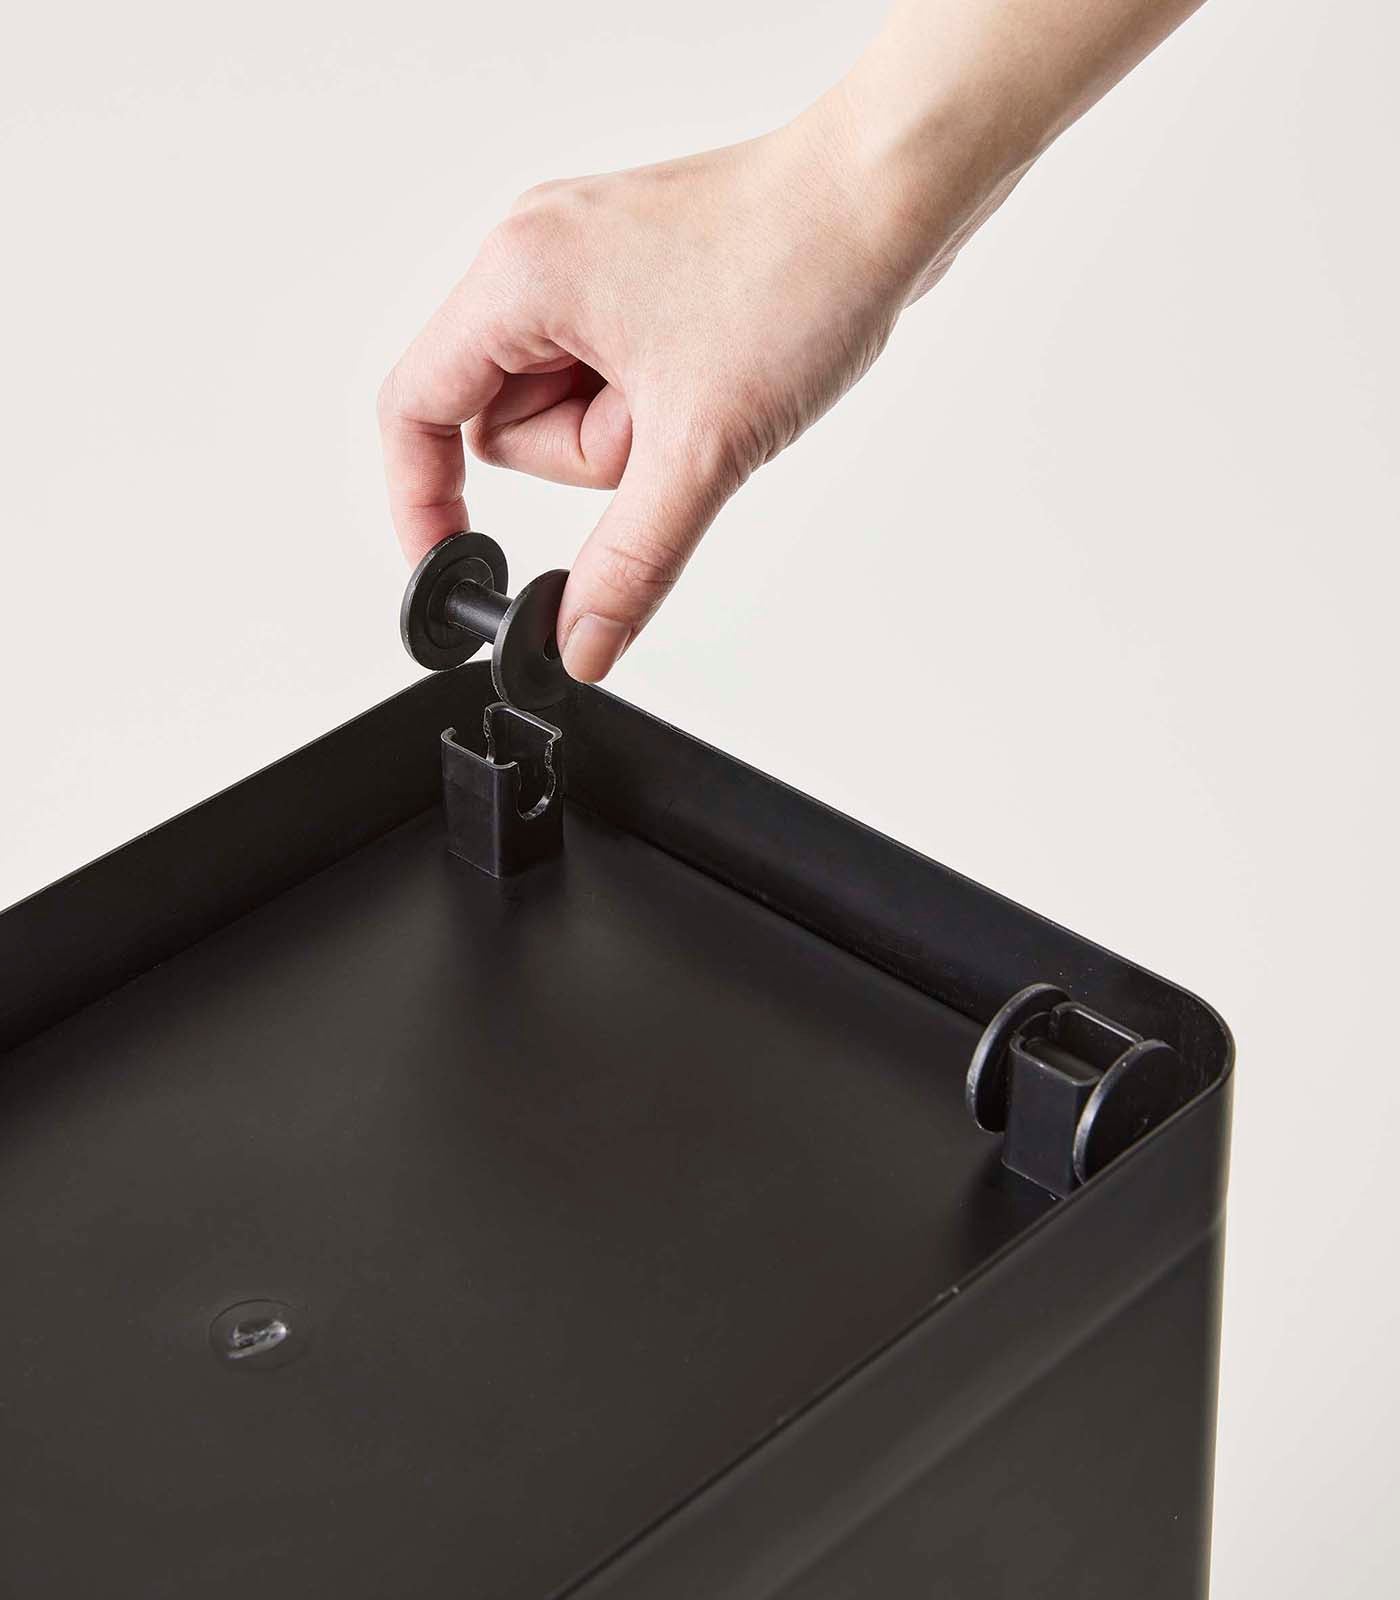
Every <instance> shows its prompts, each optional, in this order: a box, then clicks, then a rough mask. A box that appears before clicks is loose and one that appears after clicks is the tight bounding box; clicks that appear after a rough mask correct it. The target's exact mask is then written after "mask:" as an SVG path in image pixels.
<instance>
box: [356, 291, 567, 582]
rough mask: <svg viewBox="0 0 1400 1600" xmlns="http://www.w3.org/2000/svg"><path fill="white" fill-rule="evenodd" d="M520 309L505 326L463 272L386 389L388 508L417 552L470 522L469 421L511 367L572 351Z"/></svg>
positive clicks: (406, 548)
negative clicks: (465, 447)
mask: <svg viewBox="0 0 1400 1600" xmlns="http://www.w3.org/2000/svg"><path fill="white" fill-rule="evenodd" d="M515 315H517V318H520V325H517V326H509V325H504V326H502V322H501V317H502V312H501V307H499V304H491V306H488V304H486V302H485V299H483V296H482V294H480V293H477V286H475V285H474V282H472V278H470V277H469V278H466V280H462V283H461V285H458V288H456V291H454V293H453V294H451V296H450V298H448V301H446V302H445V304H443V306H442V307H440V309H438V310H437V314H435V315H434V317H432V320H430V322H429V323H427V326H426V328H424V330H422V333H419V336H418V338H416V339H414V341H413V344H410V347H408V349H406V350H405V354H403V357H402V358H400V362H398V365H397V366H395V368H394V371H392V373H390V374H389V376H387V378H386V379H384V384H382V387H381V389H379V437H381V440H382V446H384V477H386V480H387V483H389V510H390V514H392V517H394V528H395V531H397V534H398V542H400V544H402V546H403V554H405V555H406V557H408V558H410V562H416V560H419V558H421V557H422V555H424V554H426V552H427V550H430V549H432V547H434V546H435V544H438V542H440V541H442V539H445V538H446V536H448V534H450V533H462V531H464V530H466V528H467V526H469V523H467V507H466V501H464V499H462V490H464V488H466V456H464V451H462V422H467V421H470V419H472V418H474V416H475V414H477V413H478V411H480V410H483V406H486V405H490V403H491V400H494V398H496V395H498V394H499V390H501V386H502V384H504V382H506V378H507V376H509V374H512V373H525V371H550V370H555V368H558V366H568V365H570V362H571V360H573V357H571V355H568V354H566V352H563V350H560V347H558V346H557V344H554V342H552V341H550V339H547V338H544V336H541V334H534V333H531V331H530V328H528V326H525V325H523V309H520V307H517V309H515Z"/></svg>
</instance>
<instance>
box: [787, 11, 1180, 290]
mask: <svg viewBox="0 0 1400 1600" xmlns="http://www.w3.org/2000/svg"><path fill="white" fill-rule="evenodd" d="M1200 4H1201V0H898V3H896V4H895V6H894V7H893V9H892V11H891V13H890V15H889V17H888V19H887V21H886V23H885V25H884V27H883V28H882V29H881V31H880V33H879V34H878V36H877V37H876V38H875V40H874V41H873V43H872V44H871V45H870V47H869V48H868V49H867V50H866V52H865V53H864V55H863V56H862V57H861V58H860V59H859V61H857V62H856V64H855V65H854V67H853V68H852V69H851V71H850V72H849V73H848V74H847V75H846V77H845V78H844V79H842V81H841V82H840V83H839V84H837V85H836V86H835V88H833V89H832V90H831V91H830V92H829V93H828V94H826V95H824V96H823V97H822V98H821V100H820V101H818V102H817V104H816V105H815V106H814V107H813V108H812V109H811V111H810V112H809V113H807V116H806V118H805V119H799V121H800V122H802V121H806V122H808V123H810V124H812V125H814V126H815V127H816V128H817V129H819V130H824V131H823V132H821V133H820V135H819V136H820V137H824V138H827V139H830V140H831V141H832V142H833V143H834V144H836V145H839V147H840V160H839V161H837V162H834V163H833V165H834V168H835V169H836V171H837V174H838V177H839V179H840V181H842V182H845V183H848V184H852V185H855V186H857V187H858V189H859V191H860V195H861V198H862V201H863V204H864V208H865V211H866V214H867V215H868V216H870V217H871V218H872V219H874V218H876V217H879V218H881V219H883V220H882V224H881V227H880V233H879V241H878V242H879V244H880V246H881V248H883V249H884V250H885V251H886V252H887V253H889V254H891V255H892V256H895V257H898V258H899V262H898V264H899V267H900V270H902V271H907V272H910V273H911V274H912V276H913V280H914V287H913V290H912V293H914V294H917V293H919V292H921V291H922V290H923V289H924V288H927V287H928V285H929V283H931V282H933V281H935V280H936V278H937V277H938V276H939V275H940V274H941V271H942V269H943V268H944V267H946V265H947V263H948V261H950V260H951V259H952V257H953V255H955V254H956V252H957V249H958V247H959V246H960V245H961V244H962V242H963V241H964V240H965V239H966V238H967V236H968V235H969V234H970V233H971V232H973V231H974V230H975V228H976V227H977V226H978V224H979V223H980V222H981V221H982V220H983V219H984V218H985V217H986V216H987V215H988V214H989V213H990V212H991V211H993V210H995V209H996V206H997V205H998V204H1000V202H1001V200H1002V199H1003V198H1005V196H1006V195H1007V194H1008V193H1009V192H1010V190H1011V189H1012V188H1013V187H1014V186H1015V184H1016V182H1017V181H1018V179H1019V178H1020V177H1021V176H1022V174H1023V173H1024V172H1025V171H1026V170H1027V168H1028V167H1029V166H1030V165H1031V164H1032V162H1034V160H1035V159H1036V157H1037V156H1039V155H1040V154H1041V152H1042V151H1043V150H1044V149H1045V148H1046V147H1047V146H1048V145H1049V144H1050V143H1052V141H1053V140H1054V139H1055V138H1056V137H1057V136H1058V135H1059V134H1060V133H1062V132H1063V131H1064V130H1065V129H1066V128H1067V127H1068V126H1069V125H1070V124H1071V123H1072V122H1074V121H1075V120H1076V119H1077V118H1078V117H1080V116H1081V115H1083V113H1084V112H1085V111H1087V110H1088V109H1089V107H1090V106H1092V105H1093V104H1094V103H1095V102H1096V101H1097V100H1099V99H1100V98H1102V96H1103V95H1104V94H1106V93H1107V92H1108V90H1109V89H1111V88H1112V87H1113V85H1114V84H1115V83H1117V82H1118V80H1119V79H1120V78H1122V77H1123V76H1124V75H1125V74H1126V73H1127V72H1129V71H1130V70H1131V69H1132V68H1133V67H1134V66H1135V65H1136V64H1137V63H1138V62H1139V61H1141V60H1142V59H1143V57H1144V56H1146V55H1148V54H1149V53H1150V52H1151V51H1152V50H1153V49H1154V48H1155V47H1156V46H1157V45H1158V44H1160V43H1161V41H1162V40H1163V39H1165V38H1166V36H1167V35H1168V34H1169V33H1171V32H1172V31H1173V29H1175V28H1176V27H1177V26H1178V24H1180V23H1181V22H1183V21H1184V20H1185V19H1186V18H1187V17H1188V16H1189V15H1190V14H1191V13H1192V12H1193V11H1194V10H1196V8H1197V7H1198V6H1199V5H1200ZM872 202H873V203H872Z"/></svg>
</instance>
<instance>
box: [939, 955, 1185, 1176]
mask: <svg viewBox="0 0 1400 1600" xmlns="http://www.w3.org/2000/svg"><path fill="white" fill-rule="evenodd" d="M1199 1088H1200V1084H1199V1082H1198V1077H1197V1074H1196V1073H1195V1072H1194V1071H1193V1070H1192V1069H1191V1068H1190V1067H1189V1066H1188V1064H1187V1063H1186V1062H1185V1061H1184V1060H1183V1059H1182V1058H1181V1056H1180V1055H1178V1053H1177V1052H1176V1051H1175V1050H1174V1049H1172V1047H1171V1046H1170V1045H1168V1044H1164V1043H1163V1042H1162V1040H1160V1039H1145V1038H1144V1037H1143V1036H1142V1034H1140V1033H1135V1032H1134V1031H1133V1030H1132V1029H1131V1028H1126V1027H1124V1026H1123V1025H1122V1024H1121V1023H1118V1022H1114V1021H1113V1020H1112V1019H1111V1018H1109V1017H1105V1016H1102V1015H1100V1013H1098V1012H1097V1011H1091V1010H1090V1009H1089V1007H1088V1006H1086V1005H1081V1004H1080V1003H1079V1002H1078V1001H1076V1000H1071V999H1070V997H1069V996H1068V995H1067V994H1066V993H1065V992H1064V991H1063V990H1062V989H1057V988H1056V987H1055V986H1054V985H1053V984H1049V983H1033V984H1031V985H1030V986H1029V987H1028V988H1025V989H1022V990H1020V991H1019V993H1017V994H1014V995H1012V997H1011V999H1010V1000H1008V1001H1007V1002H1006V1004H1005V1005H1004V1006H1003V1007H1002V1008H1001V1010H1000V1011H998V1012H997V1014H996V1016H994V1017H993V1018H992V1020H991V1021H990V1022H989V1023H988V1024H987V1027H986V1029H985V1031H984V1032H983V1034H982V1037H981V1039H980V1041H979V1042H978V1045H977V1048H976V1050H975V1051H974V1052H973V1055H972V1064H971V1066H970V1067H969V1068H968V1073H967V1106H968V1110H969V1111H970V1112H971V1113H972V1117H973V1120H974V1121H975V1122H976V1124H977V1126H978V1127H979V1128H983V1129H985V1130H986V1131H987V1132H988V1133H1004V1134H1005V1139H1004V1140H1003V1142H1002V1149H1001V1159H1002V1162H1003V1164H1004V1165H1005V1166H1008V1167H1010V1168H1011V1170H1012V1171H1013V1172H1019V1173H1020V1174H1021V1176H1022V1177H1025V1178H1029V1179H1030V1180H1031V1182H1032V1183H1036V1184H1039V1185H1040V1187H1041V1188H1042V1189H1048V1190H1049V1191H1050V1193H1051V1194H1053V1195H1058V1196H1059V1197H1061V1198H1063V1197H1064V1196H1065V1195H1067V1194H1069V1193H1070V1191H1071V1190H1072V1189H1073V1188H1074V1187H1075V1186H1076V1184H1080V1183H1085V1182H1087V1181H1088V1179H1089V1178H1091V1177H1093V1175H1094V1174H1095V1173H1096V1172H1098V1171H1100V1170H1101V1169H1102V1168H1103V1167H1106V1166H1107V1165H1108V1163H1109V1162H1110V1161H1112V1160H1113V1159H1114V1158H1115V1157H1116V1156H1119V1155H1121V1154H1122V1153H1123V1151H1124V1150H1126V1149H1127V1148H1128V1146H1129V1145H1131V1144H1133V1143H1134V1142H1135V1141H1136V1140H1138V1139H1140V1138H1141V1137H1142V1136H1143V1134H1145V1133H1147V1132H1149V1131H1150V1130H1151V1129H1153V1128H1155V1127H1156V1126H1157V1125H1158V1124H1159V1123H1161V1122H1164V1121H1165V1120H1166V1119H1167V1118H1168V1117H1169V1116H1171V1115H1172V1113H1173V1112H1175V1111H1179V1110H1180V1109H1181V1108H1182V1106H1184V1105H1185V1104H1186V1103H1187V1101H1189V1100H1190V1099H1191V1098H1192V1097H1193V1096H1194V1095H1195V1094H1196V1093H1197V1091H1198V1090H1199Z"/></svg>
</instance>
